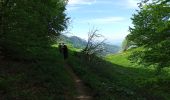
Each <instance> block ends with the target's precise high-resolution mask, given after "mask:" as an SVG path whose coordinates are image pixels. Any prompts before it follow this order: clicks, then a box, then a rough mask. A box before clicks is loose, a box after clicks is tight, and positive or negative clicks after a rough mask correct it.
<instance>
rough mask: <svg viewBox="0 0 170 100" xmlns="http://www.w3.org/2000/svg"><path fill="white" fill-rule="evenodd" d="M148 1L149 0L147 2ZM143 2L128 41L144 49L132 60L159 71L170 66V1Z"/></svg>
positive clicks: (136, 53) (133, 19) (135, 53)
mask: <svg viewBox="0 0 170 100" xmlns="http://www.w3.org/2000/svg"><path fill="white" fill-rule="evenodd" d="M147 1H148V0H147ZM147 1H146V2H142V3H141V4H140V10H139V11H137V14H134V15H133V18H132V21H133V25H134V27H130V29H129V30H130V34H129V35H128V36H127V39H128V41H131V42H133V43H134V45H135V46H137V47H142V48H144V49H143V50H141V51H136V52H134V53H133V54H132V55H131V57H130V58H131V60H134V61H137V62H139V63H141V64H145V65H156V66H157V67H158V68H159V69H160V68H163V67H168V66H170V5H169V3H170V0H153V1H152V3H147Z"/></svg>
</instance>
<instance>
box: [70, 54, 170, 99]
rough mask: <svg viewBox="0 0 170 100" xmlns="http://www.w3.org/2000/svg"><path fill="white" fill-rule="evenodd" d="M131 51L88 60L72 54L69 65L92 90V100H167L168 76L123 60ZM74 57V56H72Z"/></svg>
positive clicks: (169, 96) (168, 89) (169, 95)
mask: <svg viewBox="0 0 170 100" xmlns="http://www.w3.org/2000/svg"><path fill="white" fill-rule="evenodd" d="M130 52H131V51H128V52H125V53H120V54H116V55H110V56H108V57H106V58H104V59H101V58H97V57H95V59H94V60H93V61H90V62H89V61H88V60H87V58H85V57H81V56H79V55H78V56H77V57H75V55H73V56H71V57H70V60H69V64H70V65H71V66H72V67H73V69H74V71H75V72H76V73H77V74H78V75H79V76H80V77H81V78H82V79H83V81H84V82H85V83H86V85H87V86H89V87H90V88H91V90H92V93H93V96H94V98H95V100H169V98H170V94H169V93H170V75H169V73H167V71H165V72H164V73H162V74H160V75H157V76H156V75H155V70H153V69H152V68H147V67H142V66H139V65H137V64H133V63H131V62H130V61H128V60H127V57H128V55H129V54H130ZM72 54H74V53H72Z"/></svg>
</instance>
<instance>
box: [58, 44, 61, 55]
mask: <svg viewBox="0 0 170 100" xmlns="http://www.w3.org/2000/svg"><path fill="white" fill-rule="evenodd" d="M58 49H59V52H60V53H62V45H61V43H59V45H58Z"/></svg>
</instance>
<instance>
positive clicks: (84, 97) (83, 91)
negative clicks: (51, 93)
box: [65, 63, 93, 100]
mask: <svg viewBox="0 0 170 100" xmlns="http://www.w3.org/2000/svg"><path fill="white" fill-rule="evenodd" d="M65 68H66V70H67V71H68V72H69V74H70V76H71V77H72V78H73V80H74V83H75V87H76V90H77V93H78V95H77V96H76V97H75V100H93V98H92V96H91V95H90V94H89V93H90V92H89V90H88V88H87V87H86V86H85V85H84V83H83V81H82V80H81V79H80V78H79V77H78V76H77V75H76V74H75V73H74V71H73V70H72V68H71V67H70V66H69V65H68V64H67V63H65Z"/></svg>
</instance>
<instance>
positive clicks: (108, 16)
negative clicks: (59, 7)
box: [66, 0, 139, 45]
mask: <svg viewBox="0 0 170 100" xmlns="http://www.w3.org/2000/svg"><path fill="white" fill-rule="evenodd" d="M138 2H139V0H69V2H68V5H67V10H66V13H67V15H68V17H71V22H70V25H69V29H68V31H69V34H67V35H75V36H78V37H81V38H83V39H87V36H88V31H89V29H92V28H93V27H94V28H96V29H98V30H99V31H98V33H100V34H102V35H104V37H105V38H106V39H107V42H109V43H112V44H116V45H120V44H121V43H122V41H123V39H124V38H125V36H126V35H127V34H128V33H129V32H128V28H129V26H132V21H131V19H130V18H131V17H132V14H134V13H135V12H136V11H135V9H137V3H138Z"/></svg>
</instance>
